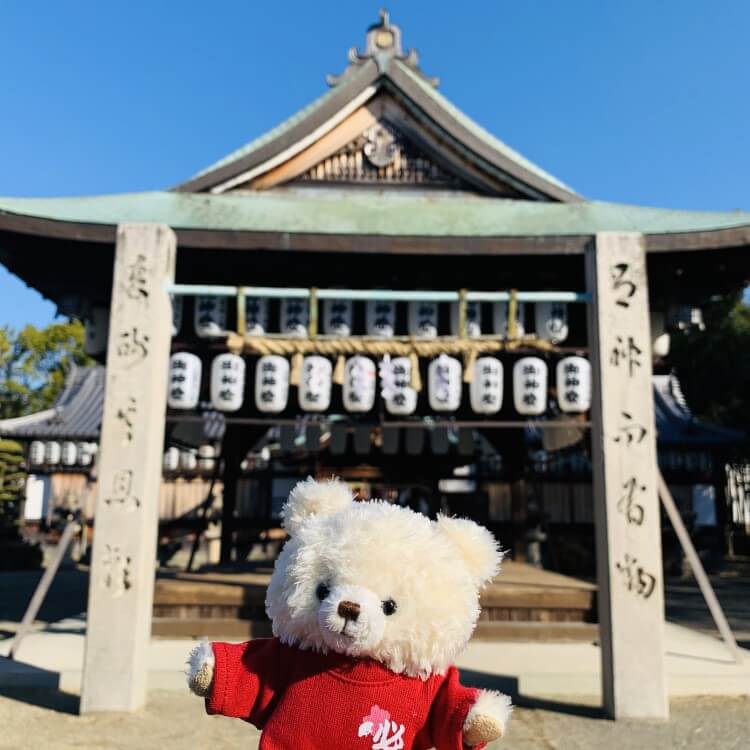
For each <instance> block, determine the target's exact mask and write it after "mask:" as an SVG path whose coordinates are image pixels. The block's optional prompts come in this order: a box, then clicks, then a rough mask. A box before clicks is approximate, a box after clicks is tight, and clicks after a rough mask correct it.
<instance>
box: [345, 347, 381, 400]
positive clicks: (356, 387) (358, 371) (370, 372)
mask: <svg viewBox="0 0 750 750" xmlns="http://www.w3.org/2000/svg"><path fill="white" fill-rule="evenodd" d="M375 386H376V377H375V363H374V362H373V361H372V360H371V359H370V358H369V357H362V356H360V355H356V356H354V357H350V358H349V359H347V360H346V365H345V366H344V383H343V387H342V396H343V401H344V409H346V410H347V411H349V412H355V413H356V412H359V413H363V412H368V411H370V410H371V409H372V407H373V406H374V404H375Z"/></svg>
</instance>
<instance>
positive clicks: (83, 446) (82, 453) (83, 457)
mask: <svg viewBox="0 0 750 750" xmlns="http://www.w3.org/2000/svg"><path fill="white" fill-rule="evenodd" d="M76 450H77V452H78V463H79V464H80V465H81V466H91V462H92V460H93V458H94V454H93V453H92V452H91V450H90V448H89V444H88V443H78V445H77V446H76Z"/></svg>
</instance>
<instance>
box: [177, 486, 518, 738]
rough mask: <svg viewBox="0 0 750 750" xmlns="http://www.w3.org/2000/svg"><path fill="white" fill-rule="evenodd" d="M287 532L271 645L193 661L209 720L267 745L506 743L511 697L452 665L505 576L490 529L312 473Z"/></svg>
mask: <svg viewBox="0 0 750 750" xmlns="http://www.w3.org/2000/svg"><path fill="white" fill-rule="evenodd" d="M284 526H285V528H286V529H287V531H288V532H289V534H290V537H291V538H290V540H289V541H288V542H287V543H286V545H285V546H284V548H283V550H282V552H281V554H280V556H279V558H278V560H277V561H276V566H275V568H274V572H273V576H272V577H271V583H270V585H269V588H268V594H267V596H266V610H267V612H268V615H269V617H270V618H271V621H272V623H273V634H274V637H273V638H270V639H259V640H254V641H250V642H248V643H243V644H227V643H213V644H209V643H206V642H204V643H202V644H201V645H200V646H198V647H196V648H195V649H194V651H193V652H192V654H191V655H190V660H189V669H188V684H189V686H190V688H191V690H192V691H193V692H194V693H196V694H197V695H201V696H205V697H206V708H207V710H208V712H209V713H213V714H223V715H225V716H234V717H238V718H242V719H245V720H247V721H250V722H251V723H252V724H254V725H255V726H257V727H258V728H260V729H261V730H262V734H261V740H260V749H261V750H280V749H281V748H283V749H284V750H308V749H309V750H335V749H336V748H346V750H358V749H359V748H361V750H402V749H403V750H410V749H413V750H426V749H427V748H432V747H435V748H437V750H462V749H463V748H466V747H475V748H478V747H483V746H484V745H485V744H486V743H487V742H490V741H492V740H495V739H497V738H498V737H500V736H502V735H503V733H504V731H505V725H506V722H507V720H508V718H509V716H510V713H511V705H510V700H509V698H508V697H507V696H505V695H502V694H500V693H495V692H492V691H486V690H477V689H473V688H466V687H463V686H462V685H461V684H460V683H459V676H458V670H457V669H456V667H454V666H452V663H453V660H454V659H455V657H456V655H457V654H458V653H459V652H460V651H461V650H462V649H463V648H464V647H465V646H466V644H467V642H468V640H469V638H470V636H471V633H472V632H473V630H474V626H475V624H476V621H477V618H478V617H479V590H480V588H481V587H482V586H483V585H485V584H486V583H487V582H489V581H490V580H491V579H492V578H493V577H494V576H495V575H496V574H497V572H498V569H499V565H500V560H501V557H502V553H501V552H500V550H499V548H498V545H497V543H496V541H495V539H494V538H493V536H492V535H491V534H490V532H489V531H487V529H485V528H483V527H481V526H479V525H478V524H476V523H474V522H472V521H468V520H464V519H457V518H449V517H447V516H439V517H438V519H437V521H430V520H429V519H428V518H426V517H425V516H422V515H420V514H418V513H414V512H413V511H411V510H408V509H406V508H401V507H398V506H394V505H390V504H388V503H384V502H380V501H377V502H354V501H353V499H352V495H351V492H350V490H349V488H348V487H347V486H346V485H345V484H343V483H342V482H338V481H335V480H333V481H330V482H322V483H319V482H316V481H314V480H313V479H308V480H306V481H304V482H301V483H299V484H298V485H297V486H296V487H295V488H294V489H293V490H292V493H291V495H290V496H289V500H288V502H287V503H286V505H285V507H284Z"/></svg>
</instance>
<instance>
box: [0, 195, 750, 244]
mask: <svg viewBox="0 0 750 750" xmlns="http://www.w3.org/2000/svg"><path fill="white" fill-rule="evenodd" d="M13 217H16V218H17V219H18V218H19V217H27V218H31V217H33V218H36V219H44V220H50V221H53V222H67V223H75V224H81V225H108V226H114V225H116V224H119V223H123V222H158V223H164V224H168V225H169V226H171V227H173V228H174V229H178V230H179V229H195V230H212V231H218V232H222V231H224V232H267V233H268V232H270V233H288V234H295V233H300V234H321V235H337V234H341V235H382V236H410V237H420V236H423V237H542V236H565V235H575V236H580V235H593V234H595V233H597V232H601V231H638V232H643V233H644V234H661V233H685V232H703V231H710V230H716V229H727V228H731V227H743V226H750V212H741V211H732V212H709V211H677V210H670V209H660V208H647V207H642V206H631V205H626V204H618V203H603V202H599V201H586V202H579V203H547V202H538V201H519V200H510V199H500V198H484V197H479V196H465V195H464V194H455V193H450V194H441V195H438V196H435V195H424V194H423V195H414V194H407V193H395V194H394V193H379V192H374V191H372V192H371V191H363V192H354V191H347V192H340V191H328V190H320V191H306V190H297V191H277V192H275V191H269V192H256V193H229V194H223V195H212V194H208V193H197V194H196V193H177V192H168V191H165V192H145V193H124V194H119V195H102V196H93V197H84V198H0V229H2V228H3V227H7V228H10V226H11V223H12V222H10V220H11V219H12V218H13Z"/></svg>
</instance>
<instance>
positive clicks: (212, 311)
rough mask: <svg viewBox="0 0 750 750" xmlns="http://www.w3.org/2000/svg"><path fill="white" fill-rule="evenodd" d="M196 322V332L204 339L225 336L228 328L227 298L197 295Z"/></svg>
mask: <svg viewBox="0 0 750 750" xmlns="http://www.w3.org/2000/svg"><path fill="white" fill-rule="evenodd" d="M194 324H195V333H196V334H197V335H198V336H200V338H202V339H210V338H219V337H221V336H224V335H225V334H226V329H227V298H226V297H214V296H211V297H208V296H199V297H196V298H195V315H194Z"/></svg>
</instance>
